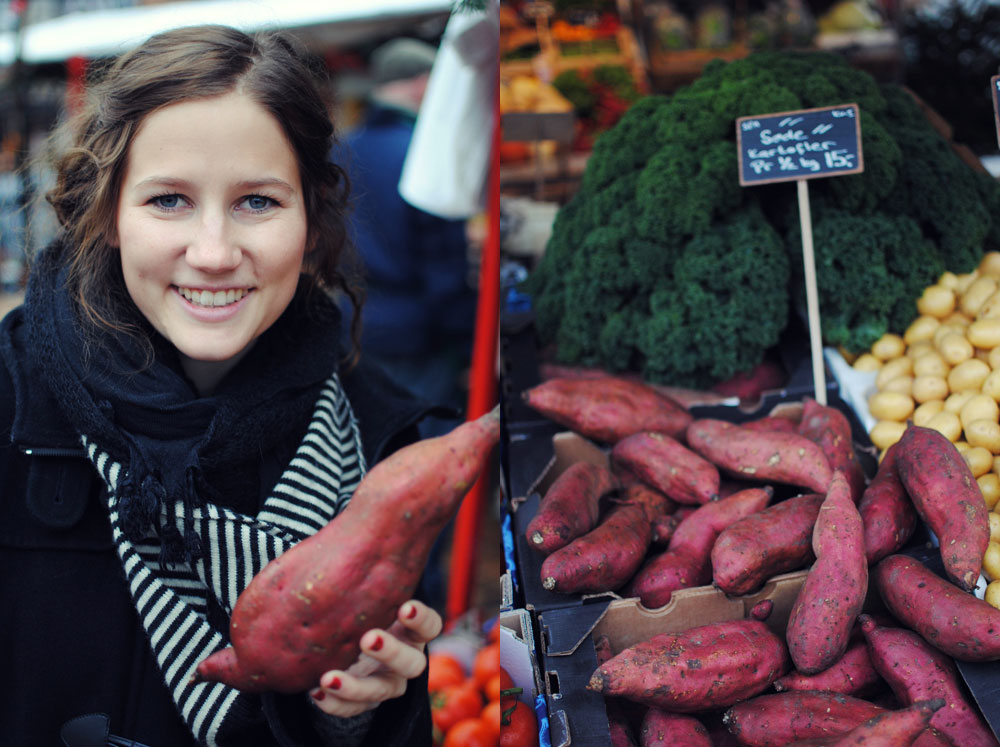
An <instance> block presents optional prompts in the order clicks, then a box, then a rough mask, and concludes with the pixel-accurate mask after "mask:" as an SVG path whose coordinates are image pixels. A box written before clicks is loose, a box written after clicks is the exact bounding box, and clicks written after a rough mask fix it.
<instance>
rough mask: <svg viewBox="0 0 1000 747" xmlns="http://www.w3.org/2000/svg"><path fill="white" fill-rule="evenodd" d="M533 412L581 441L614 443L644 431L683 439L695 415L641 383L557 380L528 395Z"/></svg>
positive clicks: (609, 379) (606, 379)
mask: <svg viewBox="0 0 1000 747" xmlns="http://www.w3.org/2000/svg"><path fill="white" fill-rule="evenodd" d="M523 398H524V401H525V402H526V403H527V404H528V406H529V407H531V408H532V409H534V410H536V411H537V412H539V413H541V414H542V415H545V416H546V417H547V418H549V419H550V420H552V421H554V422H556V423H559V424H560V425H563V426H566V427H567V428H569V429H570V430H572V431H575V432H576V433H579V434H580V435H582V436H586V437H588V438H592V439H594V440H596V441H602V442H604V443H615V442H617V441H620V440H621V439H623V438H625V436H629V435H631V434H633V433H638V432H639V431H645V430H649V431H658V432H660V433H666V434H667V435H670V436H673V437H675V438H678V437H683V435H684V432H685V429H686V428H687V425H688V423H690V422H691V420H692V416H691V413H689V412H688V411H687V409H686V408H685V407H683V406H682V405H680V404H678V403H677V402H675V401H674V400H673V399H671V398H669V397H667V396H665V395H663V394H661V393H659V392H657V391H656V390H654V389H652V388H651V387H648V386H646V385H645V384H643V383H641V382H638V381H630V380H626V379H622V378H620V377H615V376H602V377H595V378H555V379H549V380H547V381H543V382H542V383H541V384H538V385H536V386H534V387H532V388H531V389H528V390H526V391H525V392H523Z"/></svg>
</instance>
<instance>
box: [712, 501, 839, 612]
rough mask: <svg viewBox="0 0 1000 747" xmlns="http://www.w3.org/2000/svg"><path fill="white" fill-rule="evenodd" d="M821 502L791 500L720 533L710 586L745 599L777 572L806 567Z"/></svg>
mask: <svg viewBox="0 0 1000 747" xmlns="http://www.w3.org/2000/svg"><path fill="white" fill-rule="evenodd" d="M824 497H825V496H822V495H819V494H818V493H807V494H805V495H798V496H793V497H791V498H787V499H785V500H783V501H781V502H780V503H776V504H774V505H773V506H768V507H767V508H765V509H762V510H761V511H758V512H757V513H753V514H750V515H749V516H746V517H744V518H742V519H740V520H739V521H737V522H735V523H733V524H732V525H730V526H728V527H726V528H725V529H723V530H722V532H720V533H719V537H718V539H716V541H715V544H714V545H713V546H712V583H714V584H715V586H716V587H718V588H719V589H720V590H722V591H724V592H725V593H726V594H732V595H739V594H749V593H750V592H752V591H755V590H756V589H759V588H760V587H761V586H762V585H763V584H764V582H765V581H767V579H769V578H771V577H772V576H774V575H776V574H778V573H785V572H787V571H793V570H796V569H798V568H803V567H805V566H807V565H809V564H810V563H811V562H812V560H813V558H814V554H813V548H812V534H813V526H814V525H815V523H816V517H817V516H818V515H819V507H820V505H821V504H822V503H823V499H824Z"/></svg>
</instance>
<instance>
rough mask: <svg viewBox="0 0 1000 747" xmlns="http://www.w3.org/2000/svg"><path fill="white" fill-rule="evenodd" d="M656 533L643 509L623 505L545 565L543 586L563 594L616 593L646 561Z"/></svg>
mask: <svg viewBox="0 0 1000 747" xmlns="http://www.w3.org/2000/svg"><path fill="white" fill-rule="evenodd" d="M652 536H653V529H652V525H651V524H650V523H649V519H648V517H647V516H646V512H645V511H644V510H643V508H642V506H639V505H635V504H631V503H620V504H616V505H614V506H612V507H611V509H610V510H609V511H608V513H607V515H606V516H605V517H604V518H603V519H601V521H600V523H599V524H598V525H597V526H596V527H595V528H594V529H592V530H591V531H589V532H587V533H586V534H585V535H583V536H582V537H577V538H576V539H575V540H573V541H572V542H570V543H569V544H568V545H566V546H565V547H561V548H559V549H558V550H556V551H555V552H553V553H551V554H549V555H548V556H547V557H546V558H545V560H544V561H543V562H542V568H541V577H542V586H543V587H544V588H545V589H546V590H548V591H551V592H555V593H559V594H579V593H596V592H601V591H615V590H616V589H618V588H619V587H621V586H622V585H624V584H625V582H626V581H628V580H629V579H630V578H632V576H633V575H634V574H635V571H636V569H637V568H638V567H639V565H640V564H641V563H642V561H643V558H645V557H646V550H648V549H649V543H650V541H651V540H652Z"/></svg>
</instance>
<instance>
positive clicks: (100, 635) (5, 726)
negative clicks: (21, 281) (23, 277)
mask: <svg viewBox="0 0 1000 747" xmlns="http://www.w3.org/2000/svg"><path fill="white" fill-rule="evenodd" d="M28 344H30V341H29V340H28V339H27V329H26V325H25V324H24V323H23V319H22V314H21V310H20V309H17V310H15V311H13V312H11V313H10V314H8V315H7V317H6V318H5V319H4V320H3V322H2V324H0V358H2V361H3V364H4V365H0V431H2V432H0V747H60V746H61V745H62V741H61V740H60V738H59V736H58V735H59V730H60V728H61V726H62V724H63V723H64V722H66V721H67V720H69V719H71V718H73V717H76V716H79V715H82V714H87V713H93V712H100V713H106V714H108V715H109V716H110V729H111V733H113V734H116V735H119V736H122V737H126V738H128V739H134V740H136V741H138V742H140V743H142V744H145V745H149V747H186V746H188V745H192V744H193V743H194V742H193V739H192V737H191V735H190V733H189V732H188V730H187V728H186V727H185V725H184V723H183V721H182V720H181V718H180V716H179V714H178V713H177V711H176V707H175V705H174V703H173V700H172V699H171V697H170V694H169V693H168V692H167V689H166V687H165V685H164V684H163V680H162V677H161V675H160V672H159V670H158V668H157V665H156V662H155V660H154V658H153V656H152V653H151V651H150V647H149V644H148V642H147V639H146V636H145V633H144V632H143V630H142V626H141V624H140V621H139V617H138V615H137V613H136V611H135V607H134V606H133V603H132V599H131V597H130V596H129V593H128V590H127V589H126V588H125V584H124V576H123V572H122V568H121V564H120V561H119V560H118V556H117V554H116V551H115V549H114V546H113V544H112V540H111V531H110V526H109V522H108V518H107V509H106V505H105V502H104V498H103V490H104V489H103V484H102V483H101V481H100V479H99V478H98V476H97V474H96V470H95V469H94V468H93V466H92V465H91V464H90V462H89V461H88V460H87V459H86V457H85V456H84V454H83V451H82V448H81V447H80V444H79V441H78V439H77V436H76V434H75V433H74V432H73V431H72V429H71V428H69V427H68V426H67V424H66V423H65V422H64V421H63V419H62V418H61V416H60V413H59V409H58V407H57V406H56V404H55V401H54V400H53V398H52V395H51V393H50V392H49V391H48V390H47V388H46V387H45V385H44V383H43V381H44V379H43V377H41V376H39V374H38V372H36V371H32V370H31V369H30V364H29V363H28V357H27V356H26V355H25V353H24V351H25V348H26V346H27V345H28ZM341 380H342V383H343V385H344V389H345V391H346V393H347V396H348V398H349V400H350V401H351V404H352V407H353V409H354V412H355V414H356V416H357V419H358V423H359V427H360V429H361V435H362V444H363V448H364V451H365V457H366V459H367V462H368V464H369V465H371V464H374V463H375V462H377V461H378V460H379V459H380V458H382V457H384V456H385V455H387V454H388V453H391V452H392V451H393V450H394V449H396V448H398V447H399V446H401V445H404V444H405V443H408V442H410V441H412V440H414V439H415V438H416V423H417V422H418V421H419V420H420V419H421V418H422V417H423V415H424V414H426V412H427V407H426V405H425V404H424V403H421V402H417V401H415V400H414V399H412V398H411V397H410V396H409V395H408V394H407V393H406V392H405V391H403V390H402V389H400V388H399V387H397V386H396V385H394V384H392V382H391V381H389V379H388V378H387V377H386V376H385V375H384V374H382V373H381V372H380V371H378V370H374V369H372V368H371V367H370V366H368V365H366V364H365V363H364V362H362V364H360V365H359V366H358V367H357V368H355V369H354V370H352V371H351V372H349V373H346V374H342V376H341ZM297 445H298V444H288V445H287V448H288V449H289V452H288V454H273V455H265V458H264V459H262V460H259V461H255V463H254V464H253V465H248V467H249V469H248V470H247V471H246V472H247V473H248V474H249V478H247V477H246V476H245V475H244V477H243V478H241V480H242V482H240V484H239V486H238V488H239V489H240V490H244V489H246V488H247V487H248V486H249V485H255V486H256V489H257V491H258V494H262V492H264V491H266V490H267V489H268V488H269V487H270V486H271V485H272V484H273V483H274V481H275V480H276V479H277V477H278V473H279V472H280V469H281V465H282V464H284V463H286V462H287V458H288V457H289V456H290V454H291V452H292V451H294V449H295V447H296V446H297ZM241 472H243V471H242V470H241ZM248 480H249V482H248ZM260 500H263V497H261V498H260ZM263 704H264V708H263V711H264V713H263V714H262V715H261V723H260V725H259V727H258V728H255V729H253V730H252V733H251V734H247V735H246V737H245V738H241V739H240V741H239V744H240V747H243V746H244V745H245V746H246V747H252V746H256V745H261V746H262V747H263V746H264V745H267V746H269V747H271V746H273V745H280V746H281V747H306V746H311V745H314V744H318V742H317V741H316V739H317V738H316V737H315V735H313V734H312V733H311V731H310V730H309V729H308V727H307V726H306V725H307V724H308V723H309V721H310V714H309V712H308V710H307V709H310V708H312V706H311V705H310V704H309V702H308V696H306V695H304V694H302V695H295V696H273V695H267V696H264V697H263ZM430 742H431V724H430V710H429V703H428V698H427V683H426V673H425V675H424V676H422V677H420V678H417V679H415V680H413V681H411V682H410V685H409V688H408V690H407V693H406V694H405V695H403V696H402V697H400V698H398V699H396V700H392V701H387V702H386V703H383V704H382V705H381V706H380V707H379V709H378V710H377V711H376V713H375V718H374V719H373V725H372V728H371V730H370V731H369V734H368V737H367V738H366V741H365V744H366V745H373V746H374V745H379V746H380V747H383V746H388V745H399V746H400V747H417V746H419V745H430Z"/></svg>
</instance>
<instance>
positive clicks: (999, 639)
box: [525, 379, 1000, 747]
mask: <svg viewBox="0 0 1000 747" xmlns="http://www.w3.org/2000/svg"><path fill="white" fill-rule="evenodd" d="M641 387H642V385H641V384H640V383H637V382H627V386H626V385H625V384H622V383H621V382H617V381H616V382H615V383H614V384H612V383H611V382H609V381H608V380H607V379H604V380H601V379H596V380H587V382H581V381H579V380H577V381H574V382H573V383H572V386H568V385H567V382H566V381H564V380H560V379H551V380H549V381H546V382H544V383H543V384H541V385H539V386H538V387H536V388H535V389H533V390H529V391H528V392H526V393H525V400H526V401H527V402H528V404H529V405H531V406H532V407H535V408H536V409H537V410H538V411H539V412H542V413H543V414H545V415H547V416H548V417H551V418H552V419H553V420H555V421H556V422H559V423H561V424H562V425H564V426H566V427H567V428H570V429H571V430H573V431H575V432H576V433H578V434H579V435H580V436H583V437H585V438H588V439H591V440H592V441H594V442H596V443H598V444H600V445H601V447H602V448H603V449H604V450H605V451H606V453H607V464H606V465H593V464H591V465H588V467H587V468H586V469H587V470H588V471H589V472H591V473H592V475H593V476H592V477H591V479H589V481H587V483H586V485H587V489H585V490H578V491H572V490H569V489H567V485H566V483H563V482H562V478H559V479H556V480H554V481H553V482H552V483H551V484H550V487H549V488H548V490H547V491H546V492H545V494H544V495H543V496H542V499H541V502H540V504H539V509H538V512H537V514H536V516H535V517H534V518H533V520H532V522H531V526H530V527H529V529H528V535H529V545H530V544H531V543H530V537H531V536H532V535H533V534H536V533H537V534H539V535H540V536H541V535H544V536H551V535H553V534H554V535H558V536H559V541H558V543H556V544H557V546H551V545H546V546H544V547H543V546H542V544H541V543H538V542H536V543H534V544H533V545H531V546H533V547H534V548H535V551H537V552H541V553H544V554H545V555H546V558H545V561H544V562H543V564H542V579H541V580H542V583H543V585H544V586H545V588H547V589H549V590H550V591H554V592H557V593H559V592H562V593H574V594H579V593H600V592H614V593H616V594H618V595H620V596H624V597H638V599H639V601H640V602H641V604H643V605H644V606H646V607H649V608H660V607H662V606H664V605H667V604H669V602H670V599H671V595H672V593H673V592H674V591H676V590H678V589H681V588H687V587H692V586H702V585H707V584H713V585H715V586H716V587H717V588H718V589H720V590H722V591H724V592H725V593H727V594H730V595H743V594H749V593H751V592H755V591H758V590H760V589H761V588H762V587H763V586H764V584H765V583H766V582H767V581H768V580H769V579H771V578H773V577H774V576H776V575H778V574H781V573H786V572H789V571H795V570H801V571H803V572H804V579H803V583H802V586H801V588H800V590H799V592H798V596H797V598H796V600H795V603H794V605H793V606H792V610H791V615H790V617H789V620H788V624H787V625H782V626H781V628H780V629H777V630H776V629H775V627H774V625H773V621H772V623H771V624H769V623H768V622H766V621H765V622H762V621H761V619H760V618H765V617H766V614H767V610H766V609H764V611H763V612H762V613H757V612H755V613H754V614H753V615H748V618H747V619H745V620H733V621H728V622H724V623H714V624H712V625H704V626H698V627H696V628H693V629H690V630H687V631H682V632H680V633H671V634H663V635H660V636H655V637H654V638H652V639H650V640H648V641H643V642H641V643H639V644H636V645H634V646H631V647H628V648H625V649H623V650H621V651H616V652H613V655H611V654H608V653H607V652H605V653H604V654H603V656H602V659H603V661H602V663H600V664H599V666H598V667H597V669H596V670H595V672H594V674H593V676H592V677H591V680H590V684H589V686H588V687H589V689H591V690H594V691H596V692H600V693H603V694H604V695H605V696H606V697H607V698H608V699H609V702H618V701H619V700H621V699H625V700H627V701H630V702H632V703H633V704H634V706H635V707H634V708H631V709H612V711H611V712H613V713H614V714H616V715H615V718H616V719H617V720H618V721H620V722H622V723H619V724H617V725H616V726H615V728H614V729H613V732H614V733H618V734H627V735H628V736H627V737H620V739H622V740H626V741H621V742H615V744H641V745H643V747H646V746H647V745H656V744H679V745H686V744H706V745H707V744H712V743H719V742H722V743H726V741H727V740H728V742H729V743H732V741H733V740H735V741H736V742H737V743H739V744H746V745H784V744H803V745H805V744H844V745H847V744H892V745H908V744H911V743H917V744H920V745H921V746H922V747H928V746H931V745H942V746H947V745H961V746H962V747H966V746H967V745H998V742H997V740H996V737H995V736H994V734H993V733H992V731H991V730H990V728H989V726H988V725H987V724H986V723H985V721H984V720H983V718H982V716H981V715H980V714H979V712H978V710H977V709H976V707H975V706H974V705H973V704H971V703H970V702H969V701H968V699H967V696H966V694H965V692H964V691H963V690H962V686H961V683H960V681H959V679H958V675H957V671H956V669H955V666H954V663H953V662H952V659H961V660H969V661H996V660H1000V611H998V610H996V609H994V608H992V607H990V606H989V605H988V604H986V603H985V602H983V601H982V600H981V599H979V598H977V597H976V596H975V595H974V594H973V593H972V592H973V590H974V588H975V585H976V583H977V581H978V580H979V576H980V564H981V562H982V555H983V550H984V549H985V544H986V542H987V541H988V539H989V522H988V519H987V511H986V506H985V502H984V500H983V497H982V494H981V493H980V492H979V489H978V485H977V483H976V481H975V479H973V478H972V477H971V472H970V471H969V467H968V465H967V463H966V462H965V461H964V459H963V457H962V455H961V454H960V453H959V452H958V450H957V449H956V448H955V447H954V445H953V444H952V443H951V442H950V441H948V439H946V438H944V437H943V436H941V435H940V434H939V433H937V432H936V431H933V430H930V429H926V428H920V427H918V426H914V425H912V424H911V425H910V426H909V427H908V428H907V431H906V433H905V434H904V436H903V438H901V439H900V441H899V442H898V443H897V444H896V445H895V446H894V447H893V448H892V449H891V450H890V451H889V453H887V454H886V455H885V457H884V458H883V459H882V461H881V462H880V463H879V464H878V466H877V469H876V470H875V474H874V475H871V477H870V479H869V476H867V475H866V474H865V471H864V470H863V469H862V468H861V465H860V463H859V461H858V458H857V454H856V453H855V448H854V444H853V440H852V433H851V426H850V421H849V420H848V419H847V417H846V416H845V415H844V414H843V413H842V412H841V411H840V410H838V409H836V408H833V407H827V406H824V405H820V404H819V403H817V402H815V401H814V400H812V399H809V398H806V399H805V400H804V401H803V403H802V407H801V410H800V411H797V410H794V409H789V410H786V411H785V412H782V413H780V414H777V413H776V414H772V415H769V416H765V417H760V418H756V419H754V420H750V421H744V422H742V423H739V424H737V423H734V422H730V421H728V420H719V419H714V418H696V417H694V416H693V415H691V413H690V412H689V411H687V410H686V408H685V407H683V406H682V405H680V404H678V403H677V402H676V401H673V402H671V401H670V400H669V397H667V396H666V395H664V394H663V393H662V392H657V391H655V390H653V389H651V388H647V389H646V390H645V391H641V392H639V391H635V392H632V393H629V394H625V392H626V391H628V390H629V388H631V389H633V390H635V389H639V388H641ZM554 391H555V392H558V396H553V394H552V392H554ZM654 397H658V398H659V399H660V400H664V401H667V402H668V404H666V405H659V404H656V405H655V406H654V400H653V398H654ZM608 398H614V406H612V407H608V406H607V405H608V401H607V400H608ZM594 400H596V401H599V402H601V403H602V404H601V405H600V406H591V402H592V401H594ZM553 402H558V403H559V406H560V407H561V408H563V409H561V410H560V411H558V412H556V411H554V410H552V409H551V408H552V403H553ZM607 409H611V410H613V411H614V418H613V419H614V423H613V428H609V427H606V425H607V424H602V423H601V422H600V416H599V413H600V412H602V411H605V410H607ZM657 419H658V421H659V422H660V425H659V426H657V425H655V424H654V422H655V421H657ZM630 424H631V425H630ZM569 472H570V471H569V470H568V471H567V474H568V473H569ZM584 517H586V518H587V521H582V522H581V521H580V519H581V518H584ZM921 521H922V522H923V523H924V524H925V525H926V527H927V528H928V529H929V530H930V531H931V532H933V535H934V536H935V537H936V538H938V539H939V541H940V556H941V562H942V564H943V567H944V571H945V575H944V576H940V575H937V574H936V573H934V572H932V571H930V570H928V569H927V568H926V567H925V566H924V565H923V564H921V563H920V562H918V561H917V560H916V559H914V558H912V557H909V556H907V555H905V554H902V552H903V551H904V550H905V549H907V543H908V542H909V540H910V539H911V537H912V536H913V534H914V532H915V530H916V528H917V526H918V524H919V522H921ZM569 523H573V524H574V526H573V528H572V529H569V530H568V529H567V526H566V525H567V524H569ZM872 605H874V606H875V607H877V609H878V613H877V614H874V613H873V614H866V613H867V612H869V611H870V610H871V608H872ZM636 709H638V710H636ZM623 714H624V715H623ZM720 734H722V735H723V736H719V735H720ZM627 740H631V741H627Z"/></svg>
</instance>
